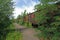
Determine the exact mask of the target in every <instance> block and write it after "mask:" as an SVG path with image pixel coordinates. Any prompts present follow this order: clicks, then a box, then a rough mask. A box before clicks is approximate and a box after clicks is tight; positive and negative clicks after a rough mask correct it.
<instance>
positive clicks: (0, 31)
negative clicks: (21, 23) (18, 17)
mask: <svg viewBox="0 0 60 40" xmlns="http://www.w3.org/2000/svg"><path fill="white" fill-rule="evenodd" d="M12 11H13V2H12V0H0V40H5V37H6V34H7V33H6V32H4V31H5V28H7V27H9V25H10V24H11V17H12Z"/></svg>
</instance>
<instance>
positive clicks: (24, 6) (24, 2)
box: [13, 0, 39, 18]
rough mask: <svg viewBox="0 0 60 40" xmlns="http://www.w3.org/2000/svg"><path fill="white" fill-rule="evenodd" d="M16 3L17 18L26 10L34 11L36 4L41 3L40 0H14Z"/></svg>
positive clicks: (15, 15) (15, 14)
mask: <svg viewBox="0 0 60 40" xmlns="http://www.w3.org/2000/svg"><path fill="white" fill-rule="evenodd" d="M13 1H14V2H15V3H14V7H15V8H14V11H13V13H14V15H13V16H14V17H15V18H17V16H18V15H21V14H22V12H24V10H26V11H27V12H28V13H31V12H34V6H35V5H36V4H38V3H39V1H38V0H13Z"/></svg>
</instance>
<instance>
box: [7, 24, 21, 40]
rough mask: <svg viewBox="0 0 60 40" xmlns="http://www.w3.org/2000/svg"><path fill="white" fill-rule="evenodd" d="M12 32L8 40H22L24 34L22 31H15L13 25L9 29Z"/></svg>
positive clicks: (8, 35) (9, 33)
mask: <svg viewBox="0 0 60 40" xmlns="http://www.w3.org/2000/svg"><path fill="white" fill-rule="evenodd" d="M7 29H8V30H10V31H9V32H8V34H7V35H6V40H22V34H21V32H20V31H16V30H15V29H14V25H13V24H11V25H10V26H9V27H8V28H7Z"/></svg>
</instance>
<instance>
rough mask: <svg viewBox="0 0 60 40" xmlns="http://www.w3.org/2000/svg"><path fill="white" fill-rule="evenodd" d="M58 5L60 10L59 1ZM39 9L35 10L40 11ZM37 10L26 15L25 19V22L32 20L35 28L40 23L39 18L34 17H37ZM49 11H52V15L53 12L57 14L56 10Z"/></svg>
mask: <svg viewBox="0 0 60 40" xmlns="http://www.w3.org/2000/svg"><path fill="white" fill-rule="evenodd" d="M56 5H57V7H58V9H59V10H60V2H57V3H56ZM39 11H41V10H39ZM39 11H35V12H39ZM35 12H33V13H29V14H28V15H26V16H25V17H24V21H25V22H27V21H28V22H30V23H31V24H32V26H33V27H34V28H37V27H38V23H37V20H35V19H34V18H35V17H36V16H35ZM49 13H52V15H53V14H54V15H57V14H55V11H52V12H49ZM58 15H60V14H58Z"/></svg>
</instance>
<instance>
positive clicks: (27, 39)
mask: <svg viewBox="0 0 60 40" xmlns="http://www.w3.org/2000/svg"><path fill="white" fill-rule="evenodd" d="M14 25H15V28H16V29H21V32H22V35H23V40H39V39H38V38H37V37H36V36H35V34H36V33H37V32H35V30H34V29H33V28H25V27H23V26H20V25H19V24H16V23H15V24H14Z"/></svg>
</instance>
